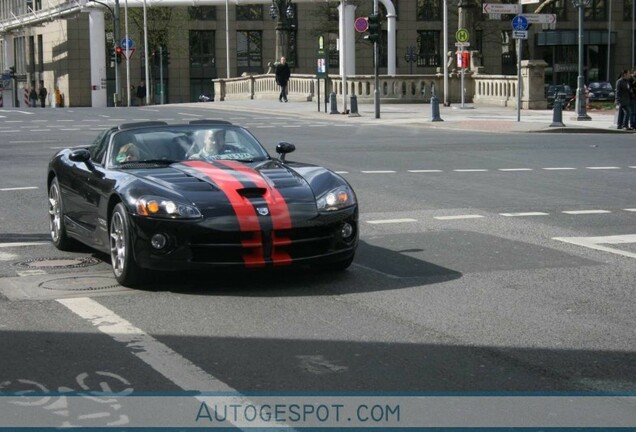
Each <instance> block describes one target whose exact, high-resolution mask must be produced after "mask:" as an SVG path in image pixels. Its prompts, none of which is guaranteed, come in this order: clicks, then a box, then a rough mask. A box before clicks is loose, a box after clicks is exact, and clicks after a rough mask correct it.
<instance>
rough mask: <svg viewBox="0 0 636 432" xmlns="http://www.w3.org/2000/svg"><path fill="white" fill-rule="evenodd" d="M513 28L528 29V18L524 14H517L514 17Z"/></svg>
mask: <svg viewBox="0 0 636 432" xmlns="http://www.w3.org/2000/svg"><path fill="white" fill-rule="evenodd" d="M512 28H513V29H514V30H528V20H527V19H526V17H525V16H523V15H517V16H516V17H514V18H513V19H512Z"/></svg>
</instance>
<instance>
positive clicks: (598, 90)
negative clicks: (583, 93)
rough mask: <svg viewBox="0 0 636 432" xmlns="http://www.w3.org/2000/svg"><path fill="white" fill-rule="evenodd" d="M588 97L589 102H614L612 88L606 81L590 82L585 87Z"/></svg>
mask: <svg viewBox="0 0 636 432" xmlns="http://www.w3.org/2000/svg"><path fill="white" fill-rule="evenodd" d="M587 88H588V90H589V92H590V93H589V95H590V102H600V101H611V102H614V96H615V93H614V87H612V84H611V83H610V82H607V81H597V82H591V83H590V85H589V86H588V87H587Z"/></svg>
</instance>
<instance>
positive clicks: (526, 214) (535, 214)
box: [499, 212, 550, 217]
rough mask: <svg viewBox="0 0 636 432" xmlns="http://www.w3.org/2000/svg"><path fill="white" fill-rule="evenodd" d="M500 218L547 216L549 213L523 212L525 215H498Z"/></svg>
mask: <svg viewBox="0 0 636 432" xmlns="http://www.w3.org/2000/svg"><path fill="white" fill-rule="evenodd" d="M499 214H500V215H501V216H508V217H521V216H549V215H550V213H543V212H525V213H499Z"/></svg>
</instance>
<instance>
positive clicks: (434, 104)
mask: <svg viewBox="0 0 636 432" xmlns="http://www.w3.org/2000/svg"><path fill="white" fill-rule="evenodd" d="M431 111H432V117H433V118H432V119H431V121H434V122H438V121H444V120H442V118H441V117H440V116H439V100H437V94H435V84H433V83H431Z"/></svg>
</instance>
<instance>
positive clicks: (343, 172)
mask: <svg viewBox="0 0 636 432" xmlns="http://www.w3.org/2000/svg"><path fill="white" fill-rule="evenodd" d="M334 172H335V173H336V174H349V171H334Z"/></svg>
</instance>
